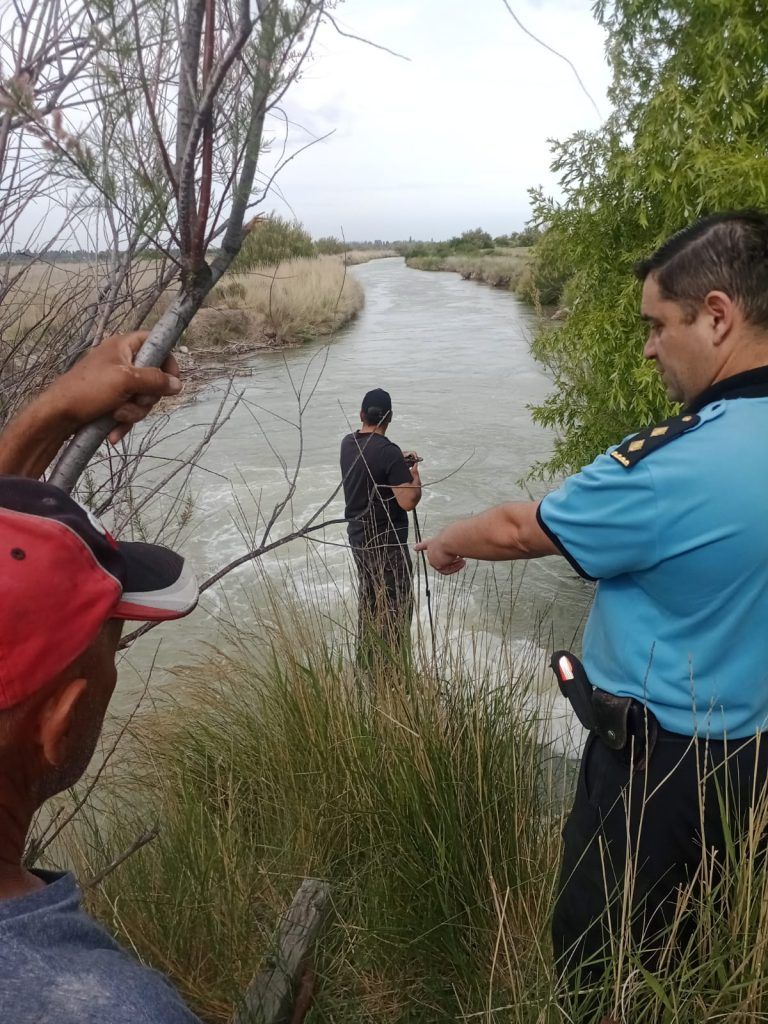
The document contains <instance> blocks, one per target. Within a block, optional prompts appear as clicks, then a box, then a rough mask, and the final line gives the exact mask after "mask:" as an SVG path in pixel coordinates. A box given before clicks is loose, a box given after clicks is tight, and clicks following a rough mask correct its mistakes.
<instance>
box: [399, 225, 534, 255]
mask: <svg viewBox="0 0 768 1024" xmlns="http://www.w3.org/2000/svg"><path fill="white" fill-rule="evenodd" d="M538 234H539V230H538V228H533V227H531V228H526V229H525V230H524V231H513V232H512V233H511V234H509V235H499V237H498V238H491V236H490V235H489V234H488V232H487V231H483V229H482V228H473V229H472V230H471V231H463V232H462V233H461V234H460V235H454V237H453V238H449V239H448V240H447V241H443V242H409V243H404V244H403V245H402V246H398V249H399V250H400V251H401V252H402V254H403V256H405V257H406V258H410V257H415V256H418V257H421V256H452V255H456V254H463V253H473V254H476V253H488V254H493V253H494V252H495V251H496V250H497V249H502V250H507V249H515V248H520V247H521V246H531V245H533V243H534V241H535V239H536V237H538Z"/></svg>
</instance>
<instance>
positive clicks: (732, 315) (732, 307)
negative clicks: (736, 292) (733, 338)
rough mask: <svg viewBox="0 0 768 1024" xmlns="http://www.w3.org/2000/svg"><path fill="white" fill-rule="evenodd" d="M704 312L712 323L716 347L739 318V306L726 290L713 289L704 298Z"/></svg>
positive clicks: (726, 336) (725, 337) (729, 332)
mask: <svg viewBox="0 0 768 1024" xmlns="http://www.w3.org/2000/svg"><path fill="white" fill-rule="evenodd" d="M704 312H705V315H706V316H707V317H708V318H709V321H710V323H711V325H712V332H713V334H712V342H713V344H714V345H715V347H717V346H719V345H722V344H723V342H724V341H725V340H726V339H727V338H728V336H729V335H730V334H731V332H732V331H733V328H734V325H735V324H736V322H737V320H738V319H739V315H740V310H739V308H738V306H737V305H736V303H735V302H734V301H733V299H732V298H731V297H730V295H726V293H725V292H718V291H712V292H708V293H707V295H706V296H705V298H704ZM741 319H742V320H743V317H742V318H741Z"/></svg>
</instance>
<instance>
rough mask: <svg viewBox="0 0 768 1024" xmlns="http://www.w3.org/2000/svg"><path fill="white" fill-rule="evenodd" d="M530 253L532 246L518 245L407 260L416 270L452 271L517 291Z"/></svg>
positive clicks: (467, 278)
mask: <svg viewBox="0 0 768 1024" xmlns="http://www.w3.org/2000/svg"><path fill="white" fill-rule="evenodd" d="M530 255H531V249H530V248H528V247H519V248H516V249H495V250H493V251H492V252H488V253H484V252H483V253H469V254H456V255H448V256H440V255H425V256H409V257H408V259H407V260H406V262H407V264H408V266H409V267H412V268H413V269H414V270H450V271H453V272H454V273H456V274H461V276H462V277H463V278H464V280H465V281H484V282H485V283H486V284H490V285H492V286H493V287H494V288H507V289H509V291H517V289H518V287H519V286H520V284H521V283H522V282H523V280H524V278H525V274H526V270H527V267H528V263H529V260H530Z"/></svg>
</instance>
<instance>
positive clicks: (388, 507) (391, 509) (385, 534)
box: [340, 430, 413, 547]
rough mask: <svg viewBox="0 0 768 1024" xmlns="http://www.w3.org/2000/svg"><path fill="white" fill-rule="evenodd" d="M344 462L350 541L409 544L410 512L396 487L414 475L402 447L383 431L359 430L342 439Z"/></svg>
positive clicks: (361, 543)
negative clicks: (402, 505) (400, 502)
mask: <svg viewBox="0 0 768 1024" xmlns="http://www.w3.org/2000/svg"><path fill="white" fill-rule="evenodd" d="M340 461H341V476H342V480H343V481H344V501H345V502H346V507H345V509H344V514H345V516H346V517H347V519H348V520H349V526H348V527H347V533H348V534H349V542H350V544H351V545H352V546H353V547H364V546H365V545H366V544H372V543H377V544H381V543H391V544H397V543H399V544H405V543H406V541H407V540H408V514H407V512H405V510H404V509H402V508H400V506H399V505H398V504H397V501H396V500H395V496H394V494H393V493H392V488H393V487H399V486H400V485H401V484H409V483H410V482H411V480H412V479H413V478H412V476H411V471H410V469H409V468H408V466H407V465H406V462H405V459H404V458H403V453H402V451H401V450H400V448H398V446H397V445H396V444H394V443H393V442H392V441H390V440H388V439H387V438H386V437H384V436H383V435H382V434H374V433H367V434H363V433H361V432H360V431H359V430H357V431H355V433H354V434H347V436H346V437H345V438H344V439H343V440H342V442H341V459H340Z"/></svg>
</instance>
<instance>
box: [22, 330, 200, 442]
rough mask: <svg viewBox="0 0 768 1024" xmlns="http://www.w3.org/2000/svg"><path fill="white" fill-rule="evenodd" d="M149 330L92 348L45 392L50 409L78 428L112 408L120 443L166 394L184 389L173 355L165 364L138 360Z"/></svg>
mask: <svg viewBox="0 0 768 1024" xmlns="http://www.w3.org/2000/svg"><path fill="white" fill-rule="evenodd" d="M148 333H149V332H148V331H133V332H132V333H131V334H116V335H114V336H113V337H111V338H106V339H105V340H104V341H102V342H101V344H100V345H98V346H96V348H92V349H89V351H88V352H87V353H86V354H85V355H84V356H83V357H82V358H81V359H80V360H79V361H78V362H77V363H75V365H74V366H73V367H72V369H71V370H68V371H67V372H66V373H65V374H62V376H61V377H59V378H58V380H56V381H54V382H53V384H52V385H51V386H50V387H49V388H48V390H47V391H45V392H44V393H43V395H41V396H40V399H39V401H40V402H41V403H44V405H45V412H46V413H47V415H48V416H49V417H50V418H52V419H55V420H57V421H58V422H60V423H62V424H66V426H67V428H68V429H69V430H70V432H74V431H75V430H77V429H78V428H79V427H81V426H84V425H85V424H86V423H91V422H92V421H93V420H96V419H98V418H99V417H100V416H104V415H106V414H107V413H109V414H110V415H111V416H112V417H113V418H114V419H115V420H116V421H117V422H118V423H119V424H120V426H118V427H115V429H114V430H113V431H112V432H111V433H110V435H109V439H110V441H111V442H112V444H116V443H117V442H118V441H119V440H120V439H121V438H122V437H125V435H126V434H127V433H128V431H129V430H130V429H131V427H132V426H133V424H134V423H138V422H139V420H142V419H144V417H145V416H146V415H147V413H148V412H149V411H150V409H151V408H152V407H153V406H154V405H155V404H156V403H157V402H158V401H159V400H160V399H161V398H163V397H164V396H166V395H176V394H178V393H179V391H181V381H180V380H179V367H178V365H177V363H176V360H175V359H174V358H173V356H169V357H168V359H166V361H165V363H164V364H163V367H162V369H160V368H157V367H149V366H147V367H137V366H134V365H133V360H134V359H135V357H136V354H137V353H138V351H139V349H140V348H141V346H142V345H143V343H144V341H145V340H146V338H147V335H148Z"/></svg>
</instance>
